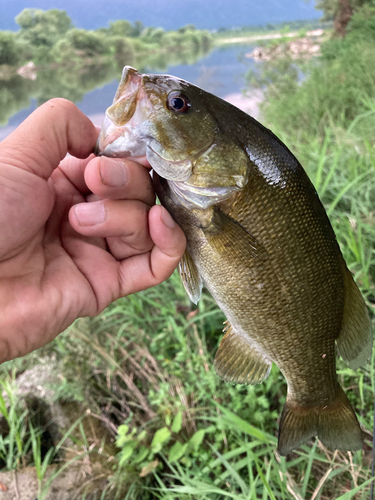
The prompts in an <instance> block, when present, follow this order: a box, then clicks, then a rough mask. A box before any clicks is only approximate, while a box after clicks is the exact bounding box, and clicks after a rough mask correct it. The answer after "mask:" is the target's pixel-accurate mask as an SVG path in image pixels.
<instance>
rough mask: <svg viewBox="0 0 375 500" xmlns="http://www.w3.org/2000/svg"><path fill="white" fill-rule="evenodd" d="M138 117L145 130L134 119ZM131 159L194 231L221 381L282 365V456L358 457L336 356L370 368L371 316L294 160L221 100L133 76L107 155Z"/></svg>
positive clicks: (357, 434)
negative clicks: (211, 308)
mask: <svg viewBox="0 0 375 500" xmlns="http://www.w3.org/2000/svg"><path fill="white" fill-rule="evenodd" d="M137 85H138V87H139V90H138V94H136V93H134V92H136V90H134V89H135V86H137ZM130 91H131V92H133V95H132V97H128V95H130V93H131V92H130ZM170 96H173V99H172V98H171V97H170ZM128 98H129V99H132V105H131V106H130V105H129V106H128V105H126V102H125V103H124V102H123V100H125V101H126V99H128ZM176 99H177V100H176ZM134 103H136V105H135V104H134ZM153 103H157V104H155V105H153ZM174 103H177V104H178V106H177V108H176V107H174ZM153 106H154V107H153ZM133 108H136V110H137V111H136V112H137V113H138V114H137V117H142V116H143V117H144V119H143V120H141V121H140V122H139V119H138V118H137V120H133V121H131V120H132V116H133V114H134V113H135V111H134V109H133ZM144 109H146V110H147V112H146V111H144ZM181 110H182V111H181ZM142 113H143V115H142ZM110 117H112V123H111V120H109V118H110ZM138 122H139V123H138ZM130 123H131V124H133V125H132V127H130V125H129V124H130ZM121 130H124V133H123V134H122V132H121ZM125 131H126V132H125ZM127 141H128V144H129V146H128V147H127ZM134 150H136V151H137V152H138V153H139V154H146V156H147V158H148V159H149V161H150V163H151V166H152V167H153V169H154V175H153V178H154V187H155V190H156V192H157V195H158V197H159V199H160V201H161V203H162V204H163V205H164V206H165V207H166V208H167V209H168V210H169V212H170V213H171V215H172V216H173V218H174V219H175V221H176V222H177V223H178V224H179V225H180V227H181V228H182V229H183V231H184V233H185V236H186V239H187V249H186V252H185V255H184V257H183V260H182V262H181V263H180V274H181V278H182V280H183V283H184V286H185V288H186V291H187V293H188V294H189V296H190V298H191V299H192V300H193V301H194V302H195V303H196V302H197V301H198V300H199V297H200V293H201V289H202V285H203V284H204V285H205V286H206V287H207V289H208V290H209V291H210V293H211V294H212V296H213V297H214V299H215V300H216V302H217V304H218V305H219V307H220V308H221V309H222V311H223V312H224V314H225V315H226V317H227V320H228V323H227V325H226V328H225V329H224V337H223V339H222V341H221V343H220V346H219V349H218V352H217V354H216V358H215V368H216V371H217V373H218V374H219V375H220V376H221V377H222V378H223V379H224V380H226V381H228V382H231V383H251V384H255V383H260V382H262V381H263V380H264V379H265V378H266V377H267V376H268V375H269V372H270V368H271V364H272V362H274V363H276V365H277V366H278V367H279V369H280V370H281V372H282V373H283V375H284V376H285V378H286V380H287V383H288V394H287V400H286V403H285V406H284V409H283V412H282V415H281V419H280V427H279V443H278V449H279V452H280V453H281V454H284V455H285V454H288V453H290V451H292V450H293V449H294V448H296V447H298V446H300V445H301V444H302V443H303V442H305V441H306V440H308V439H310V438H311V437H313V436H318V437H319V438H320V439H321V440H322V441H323V443H324V444H325V445H326V446H328V447H331V448H333V449H340V450H357V449H360V448H361V447H362V431H361V429H360V426H359V424H358V421H357V418H356V416H355V413H354V411H353V409H352V407H351V405H350V403H349V401H348V399H347V397H346V395H345V393H344V391H343V390H342V388H341V387H340V385H339V383H338V381H337V375H336V352H335V350H336V347H337V349H338V351H339V353H340V355H341V356H342V357H343V359H344V360H345V361H346V362H347V363H348V364H349V365H350V366H352V367H353V368H358V367H359V366H361V365H362V364H364V363H365V362H366V360H367V359H368V358H369V357H370V355H371V348H372V334H371V326H370V320H369V315H368V312H367V309H366V306H365V303H364V301H363V298H362V297H361V294H360V292H359V290H358V287H357V286H356V284H355V282H354V280H353V278H352V276H351V274H350V272H349V271H348V269H347V267H346V264H345V262H344V259H343V257H342V255H341V252H340V248H339V246H338V244H337V241H336V237H335V234H334V232H333V229H332V227H331V224H330V222H329V219H328V217H327V215H326V213H325V210H324V207H323V205H322V203H321V202H320V200H319V197H318V195H317V193H316V191H315V188H314V186H313V185H312V183H311V182H310V180H309V178H308V176H307V174H306V173H305V171H304V170H303V168H302V166H301V165H300V164H299V162H298V161H297V159H296V158H295V157H294V156H293V154H292V153H291V152H290V151H289V150H288V148H287V147H286V146H285V145H284V144H283V143H282V142H281V141H280V140H279V139H278V138H277V137H276V136H275V135H274V134H273V133H272V132H271V131H270V130H268V129H266V128H265V127H263V126H262V125H261V124H260V123H258V122H257V121H256V120H254V119H253V118H251V117H250V116H248V115H247V114H245V113H244V112H242V111H240V110H239V109H237V108H235V107H234V106H232V105H231V104H229V103H227V102H225V101H223V100H221V99H220V98H218V97H216V96H214V95H212V94H209V93H207V92H205V91H203V90H202V89H199V88H198V87H196V86H194V85H192V84H190V83H188V82H186V81H184V80H181V79H178V78H175V77H173V76H169V75H141V74H139V73H138V72H137V71H136V70H135V69H133V68H130V67H125V68H124V71H123V75H122V80H121V82H120V86H119V90H118V92H117V94H116V99H115V102H114V104H113V105H112V106H111V107H110V108H109V109H108V110H107V116H106V120H105V122H104V125H103V128H102V131H101V133H100V136H99V139H98V144H97V153H98V154H103V155H108V156H128V155H129V154H130V153H131V152H132V151H134Z"/></svg>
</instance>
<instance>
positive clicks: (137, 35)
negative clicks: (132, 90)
mask: <svg viewBox="0 0 375 500" xmlns="http://www.w3.org/2000/svg"><path fill="white" fill-rule="evenodd" d="M16 22H17V24H18V25H19V27H20V29H19V31H17V32H12V31H0V65H2V64H7V65H10V66H16V65H20V64H24V63H26V62H28V61H33V62H34V63H35V64H37V65H47V64H51V63H67V62H72V61H73V62H74V61H80V60H82V59H92V58H97V57H98V56H99V57H105V56H110V57H113V58H115V59H116V60H118V61H125V62H130V61H131V60H132V59H133V58H134V57H135V56H136V55H138V54H142V53H146V52H153V51H154V52H155V53H156V52H158V51H160V50H164V51H165V50H170V49H171V48H174V49H177V50H179V51H188V52H199V51H202V52H207V51H208V50H209V49H210V48H211V47H212V44H213V42H212V36H211V35H210V33H209V32H208V31H205V30H197V29H195V27H194V26H193V25H188V26H185V27H183V28H180V29H179V30H177V31H164V29H163V28H152V27H145V26H144V25H143V24H142V22H141V21H135V22H134V23H130V22H129V21H127V20H124V19H122V20H117V21H114V22H111V23H110V24H109V27H107V28H100V29H97V30H90V31H88V30H84V29H78V28H76V27H75V26H74V25H73V23H72V20H71V19H70V17H69V16H68V14H67V13H66V12H65V11H63V10H59V9H51V10H48V11H44V10H41V9H24V10H23V11H22V12H21V13H20V14H19V15H18V16H17V17H16Z"/></svg>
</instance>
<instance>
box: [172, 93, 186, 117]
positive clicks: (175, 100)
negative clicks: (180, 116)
mask: <svg viewBox="0 0 375 500" xmlns="http://www.w3.org/2000/svg"><path fill="white" fill-rule="evenodd" d="M167 108H168V109H170V110H171V111H175V112H176V113H187V112H188V111H189V109H190V108H191V102H190V100H189V98H188V97H187V96H186V95H184V94H180V92H171V93H170V94H169V96H168V97H167Z"/></svg>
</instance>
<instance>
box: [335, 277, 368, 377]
mask: <svg viewBox="0 0 375 500" xmlns="http://www.w3.org/2000/svg"><path fill="white" fill-rule="evenodd" d="M344 290H345V301H344V316H343V322H342V327H341V332H340V335H339V337H338V338H337V340H336V344H337V350H338V352H339V354H340V356H341V357H342V359H343V360H344V361H346V362H347V364H348V365H349V366H350V367H351V368H354V369H356V368H359V367H360V366H362V365H364V364H365V363H366V361H368V360H369V359H370V358H371V351H372V344H373V337H372V332H371V321H370V316H369V313H368V311H367V308H366V304H365V302H364V300H363V298H362V295H361V292H360V291H359V289H358V287H357V285H356V283H355V281H354V279H353V277H352V275H351V273H350V271H349V270H348V269H345V272H344Z"/></svg>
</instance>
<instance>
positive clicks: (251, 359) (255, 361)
mask: <svg viewBox="0 0 375 500" xmlns="http://www.w3.org/2000/svg"><path fill="white" fill-rule="evenodd" d="M224 331H226V333H225V335H224V337H223V339H222V341H221V342H220V346H219V349H218V351H217V353H216V357H215V370H216V373H217V374H218V375H219V377H221V378H222V379H224V380H225V381H226V382H233V383H236V384H260V383H261V382H263V380H265V379H266V378H267V377H268V375H269V373H270V370H271V366H272V361H270V360H268V359H267V358H266V357H265V356H264V355H262V354H261V353H260V352H258V351H257V350H256V349H255V348H254V347H253V346H252V345H251V344H250V343H249V342H247V340H246V339H244V338H243V337H242V336H241V335H238V334H236V333H235V332H234V330H233V328H232V326H231V325H230V324H229V323H228V325H227V327H226V328H225V329H224Z"/></svg>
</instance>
